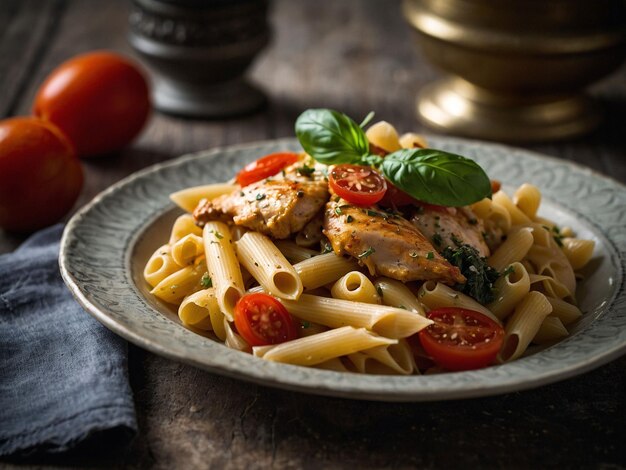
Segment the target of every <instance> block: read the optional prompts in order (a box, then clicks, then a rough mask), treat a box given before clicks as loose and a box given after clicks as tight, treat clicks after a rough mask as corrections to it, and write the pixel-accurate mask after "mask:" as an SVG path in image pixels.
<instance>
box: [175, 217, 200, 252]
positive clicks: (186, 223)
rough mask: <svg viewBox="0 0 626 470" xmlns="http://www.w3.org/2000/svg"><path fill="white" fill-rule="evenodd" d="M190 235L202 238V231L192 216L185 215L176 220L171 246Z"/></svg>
mask: <svg viewBox="0 0 626 470" xmlns="http://www.w3.org/2000/svg"><path fill="white" fill-rule="evenodd" d="M190 233H192V234H194V235H197V236H199V237H200V236H202V229H201V228H200V227H198V226H197V225H196V222H195V220H194V219H193V217H192V216H191V215H189V214H183V215H181V216H180V217H178V218H177V219H176V221H175V222H174V225H173V226H172V232H171V233H170V241H169V244H170V245H173V244H174V243H176V242H177V241H178V240H180V239H181V238H183V237H184V236H186V235H189V234H190Z"/></svg>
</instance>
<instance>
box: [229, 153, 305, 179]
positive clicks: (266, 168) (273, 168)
mask: <svg viewBox="0 0 626 470" xmlns="http://www.w3.org/2000/svg"><path fill="white" fill-rule="evenodd" d="M297 161H298V154H297V153H292V152H278V153H271V154H269V155H266V156H264V157H261V158H259V159H258V160H256V161H254V162H252V163H248V164H247V165H246V166H245V167H244V168H243V170H241V171H240V172H239V173H238V174H237V183H238V184H239V185H240V186H242V187H243V186H248V185H249V184H252V183H256V182H257V181H261V180H262V179H264V178H268V177H270V176H274V175H275V174H276V173H278V172H279V171H280V170H282V169H283V168H285V167H286V166H289V165H293V164H294V163H296V162H297Z"/></svg>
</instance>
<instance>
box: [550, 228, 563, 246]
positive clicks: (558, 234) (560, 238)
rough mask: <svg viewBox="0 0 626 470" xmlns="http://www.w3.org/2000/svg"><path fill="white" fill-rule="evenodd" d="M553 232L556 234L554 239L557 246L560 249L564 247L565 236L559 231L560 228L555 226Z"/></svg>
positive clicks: (553, 236)
mask: <svg viewBox="0 0 626 470" xmlns="http://www.w3.org/2000/svg"><path fill="white" fill-rule="evenodd" d="M552 232H553V233H554V235H552V238H554V241H555V242H556V244H557V245H559V246H560V247H563V234H562V233H561V229H559V227H557V226H556V225H555V226H554V227H552Z"/></svg>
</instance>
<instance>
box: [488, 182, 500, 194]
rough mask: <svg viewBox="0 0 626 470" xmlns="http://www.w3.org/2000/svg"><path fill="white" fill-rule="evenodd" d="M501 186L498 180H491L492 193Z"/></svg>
mask: <svg viewBox="0 0 626 470" xmlns="http://www.w3.org/2000/svg"><path fill="white" fill-rule="evenodd" d="M501 187H502V184H501V183H500V181H498V180H491V192H492V193H497V192H498V191H500V188H501Z"/></svg>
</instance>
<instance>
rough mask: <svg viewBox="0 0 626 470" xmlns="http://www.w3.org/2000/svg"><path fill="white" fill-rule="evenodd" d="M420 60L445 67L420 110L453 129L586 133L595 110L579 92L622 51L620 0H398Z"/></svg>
mask: <svg viewBox="0 0 626 470" xmlns="http://www.w3.org/2000/svg"><path fill="white" fill-rule="evenodd" d="M403 11H404V15H405V17H406V19H407V20H408V22H409V23H410V24H411V25H412V27H413V28H414V29H415V30H416V31H417V33H418V43H419V45H420V47H421V49H422V51H423V53H424V54H425V56H426V57H427V59H428V60H429V61H430V62H431V63H432V64H434V65H435V66H437V67H439V68H440V69H442V70H443V71H445V72H447V73H448V74H450V76H449V77H446V78H443V79H441V80H439V81H437V82H434V83H431V84H429V85H427V86H425V87H424V88H423V89H422V90H421V91H420V93H419V94H418V97H417V113H418V116H419V117H420V119H421V120H422V121H424V122H425V123H426V124H427V125H429V126H431V127H434V128H436V129H439V130H443V131H446V132H450V133H455V134H461V135H467V136H471V137H479V138H486V139H492V140H503V141H511V142H531V141H544V140H555V139H563V138H568V137H573V136H576V135H580V134H584V133H586V132H588V131H590V130H592V129H593V128H594V127H596V126H597V125H598V123H599V122H600V117H601V113H600V110H599V108H598V106H597V105H596V103H595V102H594V101H593V100H592V99H591V98H590V97H588V96H587V95H586V94H585V93H584V88H585V87H586V86H588V85H589V84H591V83H593V82H595V81H597V80H599V79H601V78H603V77H605V76H606V75H608V74H610V73H611V72H612V71H614V70H615V69H617V68H618V67H619V66H620V64H621V63H622V62H623V61H624V58H625V57H626V2H624V1H623V0H594V1H589V0H404V3H403Z"/></svg>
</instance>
